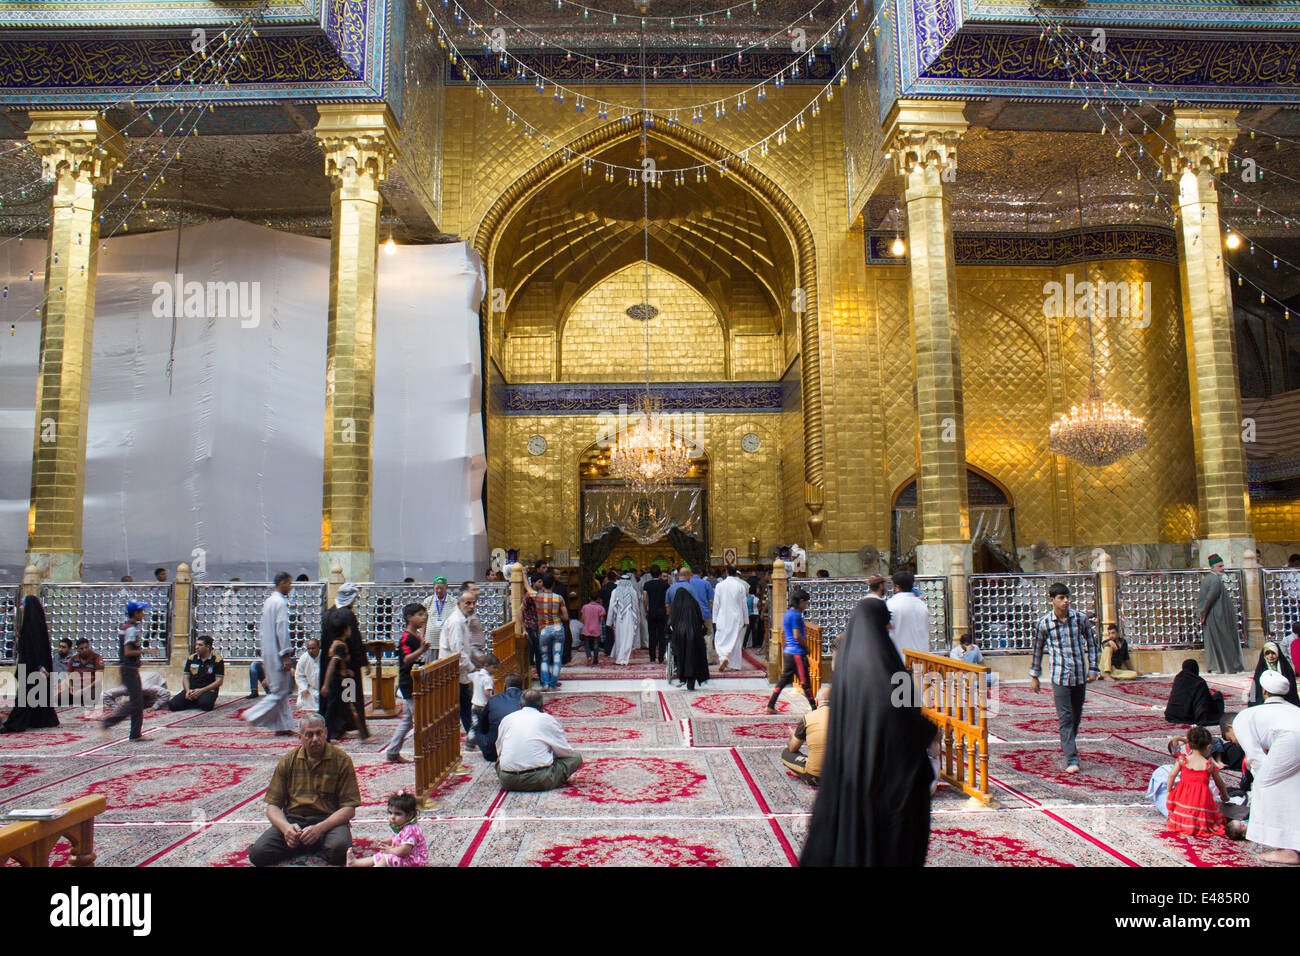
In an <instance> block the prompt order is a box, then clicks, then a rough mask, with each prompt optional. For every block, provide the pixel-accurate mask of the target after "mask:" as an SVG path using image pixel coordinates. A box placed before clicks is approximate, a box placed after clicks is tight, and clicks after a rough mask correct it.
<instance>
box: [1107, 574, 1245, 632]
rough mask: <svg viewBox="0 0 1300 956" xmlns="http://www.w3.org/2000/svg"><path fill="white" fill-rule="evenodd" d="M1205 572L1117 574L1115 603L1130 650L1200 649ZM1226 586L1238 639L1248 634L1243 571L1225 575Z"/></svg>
mask: <svg viewBox="0 0 1300 956" xmlns="http://www.w3.org/2000/svg"><path fill="white" fill-rule="evenodd" d="M1206 573H1207V572H1205V571H1203V570H1197V569H1191V570H1176V571H1118V572H1116V577H1117V578H1118V585H1117V587H1116V594H1115V600H1116V603H1117V605H1118V606H1117V610H1118V612H1119V623H1120V627H1121V628H1122V629H1123V633H1124V637H1125V639H1126V640H1127V641H1128V643H1129V646H1130V647H1193V646H1196V647H1199V646H1200V645H1201V644H1202V643H1204V640H1205V638H1204V636H1203V634H1202V627H1201V624H1200V621H1199V620H1197V600H1196V598H1197V591H1199V590H1200V585H1201V578H1202V577H1204V576H1205V574H1206ZM1223 583H1224V585H1225V586H1226V587H1227V589H1228V593H1229V594H1230V595H1232V599H1233V601H1234V602H1235V603H1236V605H1237V639H1238V640H1239V641H1240V640H1243V639H1244V638H1245V634H1246V627H1245V616H1244V613H1243V608H1242V601H1241V593H1242V576H1241V572H1240V571H1236V570H1231V571H1225V572H1224V574H1223Z"/></svg>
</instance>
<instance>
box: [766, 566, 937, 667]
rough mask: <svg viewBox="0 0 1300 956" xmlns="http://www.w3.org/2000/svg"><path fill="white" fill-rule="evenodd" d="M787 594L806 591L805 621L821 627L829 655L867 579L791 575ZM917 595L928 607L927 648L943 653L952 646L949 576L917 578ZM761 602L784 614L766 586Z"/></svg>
mask: <svg viewBox="0 0 1300 956" xmlns="http://www.w3.org/2000/svg"><path fill="white" fill-rule="evenodd" d="M786 588H787V590H786V594H787V595H789V594H790V593H792V592H793V591H794V589H795V588H803V589H804V590H805V591H807V592H808V607H807V609H806V610H805V611H804V614H803V616H804V620H806V621H807V622H808V623H809V624H816V625H817V626H818V627H820V628H821V629H822V653H823V654H825V655H826V656H827V657H829V656H830V655H831V654H832V653H833V648H834V644H835V641H836V640H837V639H838V638H839V636H840V634H842V633H843V631H844V628H845V627H847V626H848V623H849V615H850V614H852V613H853V609H854V608H855V607H857V606H858V602H859V601H861V600H862V599H863V598H865V597H866V596H867V594H868V593H870V592H869V590H868V588H867V579H866V578H790V579H789V581H788V582H787V584H786ZM914 590H915V591H916V596H917V597H919V598H920V599H921V600H923V601H924V602H925V603H926V606H927V607H928V608H929V609H930V649H931V650H932V651H934V652H935V653H936V654H946V653H948V650H949V648H950V647H951V646H952V634H951V632H950V630H949V624H948V622H949V619H950V617H951V613H950V611H949V604H948V579H947V578H946V577H943V576H941V575H936V576H933V577H929V576H927V577H918V578H917V579H916V583H915V585H914ZM893 593H894V584H893V582H892V581H890V582H888V583H886V584H885V597H886V598H889V597H891V596H892V595H893ZM764 604H765V606H766V607H768V609H769V613H770V614H773V615H775V620H777V621H779V620H780V616H781V615H783V614H785V611H786V609H785V608H773V607H772V606H771V604H772V589H771V587H770V586H769V587H768V588H767V589H766V594H765V597H764Z"/></svg>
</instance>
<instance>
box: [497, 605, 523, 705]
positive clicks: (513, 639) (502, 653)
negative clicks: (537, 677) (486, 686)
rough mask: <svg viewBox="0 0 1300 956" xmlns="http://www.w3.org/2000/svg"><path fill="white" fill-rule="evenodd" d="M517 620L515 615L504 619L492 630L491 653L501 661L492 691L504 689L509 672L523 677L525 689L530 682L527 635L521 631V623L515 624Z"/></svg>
mask: <svg viewBox="0 0 1300 956" xmlns="http://www.w3.org/2000/svg"><path fill="white" fill-rule="evenodd" d="M518 620H519V618H518V617H516V618H515V620H513V621H506V623H504V624H502V625H501V626H500V627H498V628H495V629H493V631H492V653H493V654H495V655H496V656H497V659H498V660H499V661H500V662H501V663H500V664H499V665H498V666H497V673H496V679H495V680H494V681H493V684H492V689H493V691H494V692H495V693H498V694H499V693H501V692H502V691H503V690H505V689H506V678H507V677H509V676H510V675H511V674H518V675H519V676H520V677H522V678H523V679H524V688H525V689H527V688H528V687H529V686H530V685H531V684H532V680H533V672H532V667H531V665H532V661H531V660H530V655H529V648H528V635H526V634H524V633H523V625H522V624H519V625H518V626H516V621H518Z"/></svg>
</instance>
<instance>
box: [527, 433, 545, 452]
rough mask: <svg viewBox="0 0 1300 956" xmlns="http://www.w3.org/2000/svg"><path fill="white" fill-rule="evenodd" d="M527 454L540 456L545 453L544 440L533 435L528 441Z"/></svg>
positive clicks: (539, 436)
mask: <svg viewBox="0 0 1300 956" xmlns="http://www.w3.org/2000/svg"><path fill="white" fill-rule="evenodd" d="M528 452H529V454H533V455H542V454H545V453H546V439H545V438H543V437H542V436H541V435H534V436H533V437H532V438H530V439H528Z"/></svg>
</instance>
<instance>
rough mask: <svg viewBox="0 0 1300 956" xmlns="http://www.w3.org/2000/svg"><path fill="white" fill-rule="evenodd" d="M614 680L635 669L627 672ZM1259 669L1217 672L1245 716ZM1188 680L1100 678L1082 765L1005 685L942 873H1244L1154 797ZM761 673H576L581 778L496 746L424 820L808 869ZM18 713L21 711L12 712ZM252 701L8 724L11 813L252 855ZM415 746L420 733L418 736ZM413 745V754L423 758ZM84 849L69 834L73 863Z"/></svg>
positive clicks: (643, 852) (571, 728) (115, 861)
mask: <svg viewBox="0 0 1300 956" xmlns="http://www.w3.org/2000/svg"><path fill="white" fill-rule="evenodd" d="M611 673H613V672H612V671H611ZM1244 683H1245V678H1244V675H1243V676H1239V677H1233V678H1216V679H1215V680H1214V684H1215V686H1217V687H1218V688H1219V689H1221V690H1223V691H1224V693H1225V696H1227V697H1228V698H1229V707H1230V708H1232V709H1238V707H1239V704H1237V703H1234V702H1235V701H1237V700H1239V695H1240V690H1241V687H1242V686H1244ZM1168 684H1169V680H1168V678H1160V677H1153V678H1146V679H1143V680H1141V681H1139V682H1135V683H1130V684H1116V683H1112V682H1107V683H1104V684H1102V685H1094V686H1093V688H1091V689H1090V691H1089V694H1088V701H1087V705H1086V709H1085V718H1084V726H1083V733H1082V735H1081V737H1080V749H1081V752H1082V756H1083V771H1082V772H1081V773H1079V774H1077V775H1073V776H1071V775H1067V774H1065V773H1064V772H1063V767H1062V761H1061V759H1060V755H1059V751H1058V748H1057V742H1056V734H1055V718H1054V713H1053V710H1052V704H1051V696H1050V694H1048V693H1046V692H1044V693H1042V694H1038V695H1035V694H1031V693H1030V692H1029V690H1028V687H1027V686H1026V685H1024V684H1018V683H1014V682H1004V683H1003V684H1002V686H1001V688H1000V691H999V693H998V694H997V697H996V700H995V705H996V710H995V713H994V715H993V717H992V723H991V729H992V733H993V736H992V738H991V741H992V751H993V753H992V760H991V770H990V773H991V777H992V781H993V792H994V798H995V803H994V805H993V806H991V807H974V808H973V807H972V806H971V805H970V802H969V801H968V800H967V799H966V798H965V796H964V795H963V794H961V793H960V792H958V791H956V790H955V789H953V788H951V787H948V786H946V785H944V786H941V787H940V789H939V791H938V793H937V794H936V796H935V799H934V803H933V824H932V830H933V832H932V836H931V841H930V855H929V863H930V865H932V866H953V865H958V866H961V865H978V866H1168V865H1183V866H1240V865H1252V864H1254V863H1255V858H1256V856H1257V855H1258V854H1259V853H1260V852H1262V850H1261V848H1259V847H1257V846H1254V845H1252V844H1248V843H1233V842H1231V841H1228V840H1226V839H1222V838H1208V839H1189V838H1186V837H1182V836H1178V835H1175V834H1171V833H1169V832H1167V831H1166V829H1165V826H1164V821H1163V819H1162V818H1161V817H1160V815H1159V814H1158V813H1157V812H1156V811H1155V809H1154V808H1152V807H1150V806H1149V805H1147V804H1146V802H1145V801H1144V799H1143V793H1144V791H1145V788H1146V784H1147V779H1148V777H1149V776H1150V772H1151V770H1152V768H1154V767H1155V766H1157V765H1159V764H1161V763H1164V762H1167V761H1166V758H1165V752H1164V749H1163V741H1164V738H1165V737H1166V736H1168V735H1169V734H1170V733H1181V732H1183V730H1184V729H1185V728H1180V727H1176V726H1173V725H1169V724H1166V723H1165V722H1164V720H1163V717H1162V715H1161V712H1162V710H1163V702H1164V699H1165V695H1166V694H1167V691H1168ZM767 693H768V685H767V683H766V681H765V680H764V679H762V678H761V677H732V678H729V679H725V680H714V681H711V682H710V683H709V684H707V685H705V686H704V687H703V688H701V689H697V690H696V691H694V692H687V691H685V690H683V689H680V688H677V687H674V686H670V685H669V684H668V683H667V682H665V681H663V680H661V679H653V678H650V677H643V678H640V679H628V680H622V679H617V678H612V679H600V677H599V675H592V676H591V678H590V679H583V680H573V681H569V682H566V683H565V684H563V686H562V687H561V689H560V691H558V692H556V693H553V694H548V695H547V708H548V710H549V711H550V712H551V713H553V714H555V715H556V716H557V717H558V718H559V719H560V721H561V722H562V723H563V724H564V726H565V727H566V729H567V731H568V733H569V735H570V738H571V740H572V742H573V743H574V744H575V746H576V747H578V748H579V749H580V750H581V752H582V754H583V756H584V760H585V762H584V765H583V767H582V769H581V770H580V771H579V772H578V773H577V774H576V775H575V776H574V777H573V779H572V780H571V781H570V783H569V785H568V786H566V787H564V788H563V789H560V790H557V791H553V792H550V793H541V794H519V793H511V794H506V793H503V792H501V791H500V789H499V788H498V787H497V785H496V778H495V775H494V773H493V772H492V768H490V767H488V766H487V765H486V764H485V763H484V762H483V760H482V759H481V758H480V757H479V756H478V754H477V752H469V751H467V752H466V754H465V771H466V772H465V773H463V774H459V775H456V776H455V777H453V778H452V779H451V780H450V781H449V782H448V783H447V784H445V785H444V786H443V787H442V788H441V789H440V790H439V791H438V792H437V793H436V794H435V799H434V806H433V808H431V809H430V810H428V811H425V812H424V813H423V814H422V816H421V823H422V824H423V826H424V831H425V834H426V838H427V840H428V843H429V849H430V854H431V859H432V862H433V863H434V864H436V865H440V866H526V865H544V866H568V865H583V866H593V865H660V866H667V865H683V866H790V865H792V864H794V863H795V862H796V860H797V857H798V852H799V848H800V847H801V845H802V843H803V839H804V836H805V833H806V829H807V823H808V815H809V810H810V808H811V805H812V799H813V791H812V790H810V789H809V788H808V787H806V786H805V785H804V784H802V783H800V782H799V781H798V780H797V779H795V778H794V777H793V776H792V775H790V774H789V773H788V772H786V771H785V770H784V768H783V767H782V766H781V763H780V760H779V758H778V755H779V751H780V748H781V744H782V741H783V740H784V738H785V737H786V735H787V734H788V732H789V730H790V728H791V727H792V726H793V724H794V722H795V720H796V719H797V716H798V714H799V713H800V712H801V711H802V710H803V709H805V708H806V706H807V705H806V704H805V703H804V702H803V700H802V698H801V697H800V696H799V695H797V694H792V693H791V692H790V691H787V692H786V694H785V695H784V697H783V698H782V701H781V704H780V710H781V714H780V715H778V716H775V717H772V716H768V715H767V714H766V712H765V707H764V704H765V699H766V695H767ZM3 706H4V705H3V704H0V708H2V707H3ZM246 706H247V702H246V701H244V700H243V699H237V698H234V697H231V698H225V699H222V701H221V702H220V704H219V706H218V707H217V709H216V710H214V711H213V712H212V713H209V714H197V713H188V714H171V713H168V712H166V711H162V712H152V713H150V714H149V716H148V719H147V721H146V725H145V726H146V738H147V739H146V741H144V742H141V743H129V742H127V741H126V739H125V733H124V732H118V731H114V732H113V733H111V734H105V733H103V732H101V731H100V730H99V729H98V726H97V724H96V722H95V720H94V715H93V714H89V713H84V712H73V711H69V712H66V713H64V714H62V720H63V723H62V725H61V726H60V727H59V728H57V729H56V730H51V731H43V732H33V733H28V734H16V735H7V736H0V810H4V809H9V808H14V807H33V806H49V805H53V804H56V803H59V802H62V801H64V800H67V799H70V798H74V797H78V796H81V795H84V794H92V793H102V794H104V795H105V796H106V797H107V798H108V806H109V809H108V811H107V813H105V814H104V815H103V816H102V817H100V824H99V826H98V827H97V830H96V833H97V843H98V853H99V860H98V863H99V865H101V866H104V865H108V866H240V865H246V862H247V850H248V846H249V844H250V843H251V842H252V841H253V839H254V838H255V837H256V836H257V834H258V833H259V832H260V831H261V829H262V828H264V827H265V826H266V821H265V817H264V815H263V812H262V808H263V804H262V796H263V794H264V792H265V788H266V785H267V782H268V779H269V775H270V771H271V768H272V766H273V765H274V761H275V760H276V759H277V757H278V756H279V755H280V754H281V753H282V752H283V751H284V750H285V748H286V747H288V746H290V745H291V744H290V743H287V742H286V740H285V739H284V738H277V737H274V736H272V735H271V734H270V733H269V732H267V731H260V730H256V729H253V728H250V727H249V726H248V725H247V724H246V723H244V722H243V721H242V720H241V718H240V714H241V713H242V711H243V710H244V709H245V707H246ZM392 726H393V722H392V721H375V722H374V727H373V729H374V733H375V736H374V737H373V738H372V739H371V741H369V742H367V743H361V742H359V741H355V740H352V741H348V742H346V743H345V744H344V747H345V749H346V750H347V751H348V752H349V753H350V754H351V755H352V757H353V759H354V761H355V763H356V766H357V772H358V776H359V778H360V783H361V791H362V797H363V799H364V806H363V807H362V808H361V810H360V811H359V813H358V817H357V822H356V824H355V826H354V833H355V836H356V838H357V841H358V843H360V844H361V845H362V846H370V845H374V844H376V843H377V842H378V841H383V840H385V839H386V836H387V827H386V824H385V822H384V818H383V807H384V803H385V798H386V795H387V794H388V793H390V792H391V791H393V790H395V789H398V788H399V787H410V786H412V785H413V783H414V771H413V769H412V767H411V766H410V765H396V766H395V765H391V764H387V763H385V762H384V760H383V755H382V753H381V752H380V751H381V749H382V746H383V742H384V740H386V738H387V736H388V733H389V731H390V728H391V727H392ZM408 746H409V741H408ZM408 753H409V751H408ZM54 862H55V863H56V865H57V864H62V863H65V862H66V846H61V847H60V848H59V849H58V850H57V851H56V854H55V861H54Z"/></svg>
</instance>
